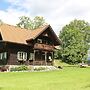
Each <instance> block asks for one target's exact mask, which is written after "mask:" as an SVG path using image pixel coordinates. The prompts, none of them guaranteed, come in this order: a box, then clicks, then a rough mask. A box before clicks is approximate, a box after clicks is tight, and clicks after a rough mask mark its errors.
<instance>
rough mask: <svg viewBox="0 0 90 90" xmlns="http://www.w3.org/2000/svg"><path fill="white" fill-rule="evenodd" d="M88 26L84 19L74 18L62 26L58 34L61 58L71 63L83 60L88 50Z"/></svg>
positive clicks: (89, 28) (89, 29) (89, 30)
mask: <svg viewBox="0 0 90 90" xmlns="http://www.w3.org/2000/svg"><path fill="white" fill-rule="evenodd" d="M88 32H90V26H89V23H87V22H85V21H84V20H74V21H72V22H70V24H68V25H66V26H64V27H63V28H62V31H61V32H60V34H59V38H60V39H61V40H62V49H63V51H62V59H63V61H65V62H67V63H71V64H75V63H80V62H82V60H85V58H86V56H87V50H88V42H89V38H88V37H90V36H89V34H88Z"/></svg>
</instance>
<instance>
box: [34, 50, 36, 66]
mask: <svg viewBox="0 0 90 90" xmlns="http://www.w3.org/2000/svg"><path fill="white" fill-rule="evenodd" d="M35 52H36V50H34V54H33V65H34V61H35Z"/></svg>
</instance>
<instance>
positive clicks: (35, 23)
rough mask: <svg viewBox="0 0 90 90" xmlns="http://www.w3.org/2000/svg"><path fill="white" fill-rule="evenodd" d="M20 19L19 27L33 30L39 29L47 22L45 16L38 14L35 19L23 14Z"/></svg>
mask: <svg viewBox="0 0 90 90" xmlns="http://www.w3.org/2000/svg"><path fill="white" fill-rule="evenodd" d="M19 19H20V22H19V23H18V24H17V26H18V27H21V28H26V29H31V30H33V29H37V28H39V27H41V26H43V25H44V24H45V20H44V18H43V17H39V16H36V17H35V18H34V19H33V20H31V19H30V18H29V17H26V16H21V17H19Z"/></svg>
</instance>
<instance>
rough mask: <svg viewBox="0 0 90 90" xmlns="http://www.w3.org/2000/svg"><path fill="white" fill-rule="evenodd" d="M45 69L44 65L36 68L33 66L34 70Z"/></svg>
mask: <svg viewBox="0 0 90 90" xmlns="http://www.w3.org/2000/svg"><path fill="white" fill-rule="evenodd" d="M45 69H46V68H45V67H37V68H34V71H42V70H45Z"/></svg>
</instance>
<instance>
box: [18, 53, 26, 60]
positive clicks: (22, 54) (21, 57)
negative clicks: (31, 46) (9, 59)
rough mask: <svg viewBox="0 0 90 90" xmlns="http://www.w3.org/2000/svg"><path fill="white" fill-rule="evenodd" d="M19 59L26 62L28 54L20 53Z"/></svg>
mask: <svg viewBox="0 0 90 90" xmlns="http://www.w3.org/2000/svg"><path fill="white" fill-rule="evenodd" d="M17 59H18V60H24V61H26V60H27V53H26V52H18V53H17Z"/></svg>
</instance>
